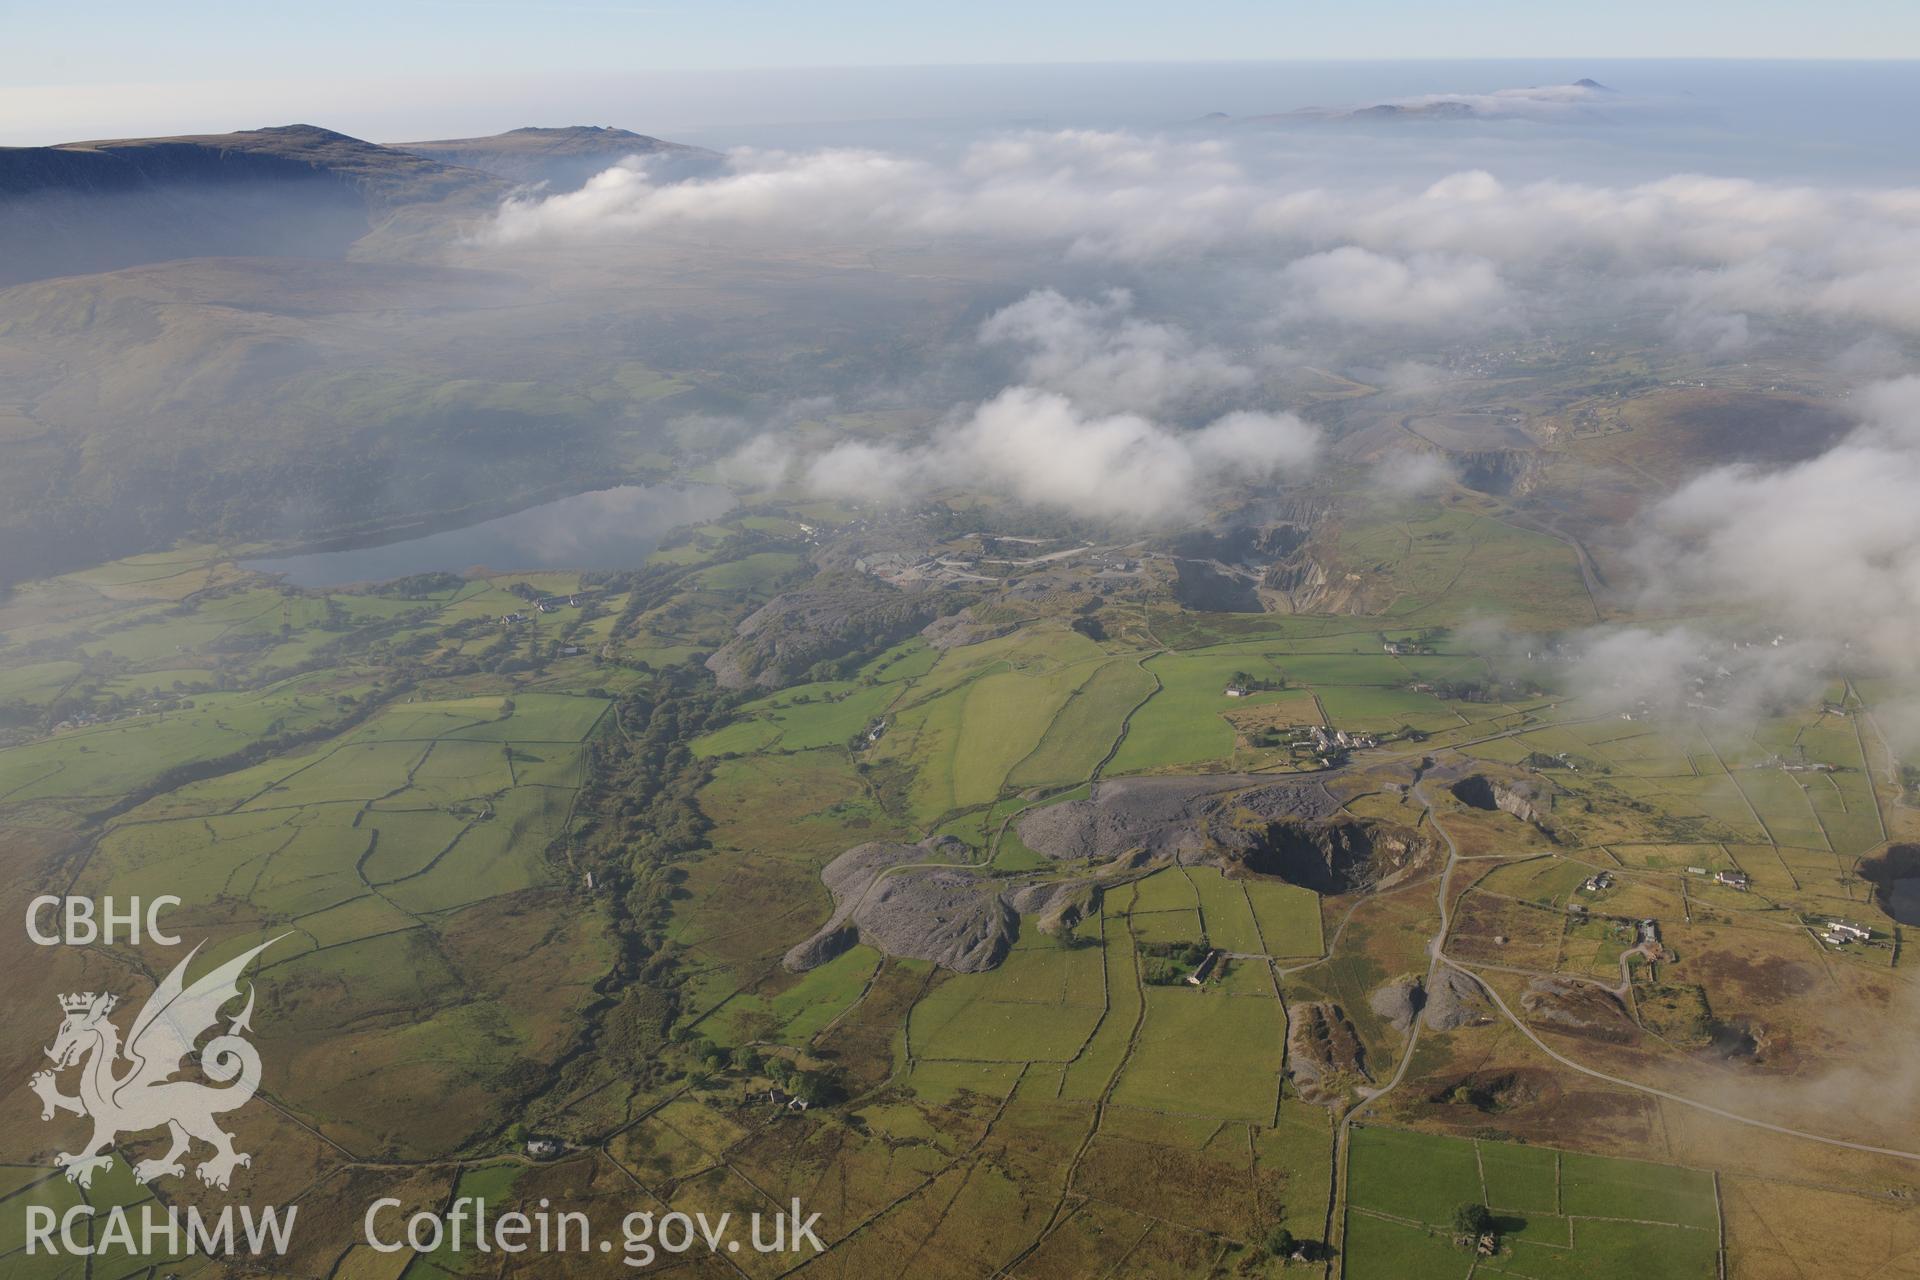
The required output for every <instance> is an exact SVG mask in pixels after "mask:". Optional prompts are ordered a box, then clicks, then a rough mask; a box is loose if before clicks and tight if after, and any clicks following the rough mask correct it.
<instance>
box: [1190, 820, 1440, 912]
mask: <svg viewBox="0 0 1920 1280" xmlns="http://www.w3.org/2000/svg"><path fill="white" fill-rule="evenodd" d="M1208 834H1209V835H1210V836H1211V838H1212V842H1213V845H1214V847H1215V848H1216V849H1217V850H1218V854H1217V860H1219V861H1221V862H1224V863H1225V864H1226V865H1227V867H1228V868H1229V869H1237V870H1241V871H1246V872H1251V873H1253V874H1255V875H1265V876H1276V877H1278V878H1280V879H1282V880H1285V881H1287V882H1289V883H1291V884H1297V885H1299V886H1301V887H1302V888H1306V889H1311V890H1313V891H1314V892H1315V893H1325V894H1337V893H1350V892H1352V891H1353V890H1355V889H1361V888H1366V887H1370V886H1374V885H1379V884H1383V883H1387V882H1390V881H1394V880H1398V879H1401V878H1402V877H1404V876H1405V875H1408V874H1411V873H1413V872H1415V871H1417V870H1418V869H1419V868H1420V867H1421V866H1423V865H1425V864H1426V863H1427V862H1428V861H1429V860H1430V859H1431V858H1432V857H1433V855H1434V854H1435V853H1436V852H1437V846H1435V844H1434V843H1433V841H1431V840H1429V839H1428V838H1427V837H1426V836H1423V835H1421V834H1420V833H1419V832H1417V831H1414V830H1413V829H1412V828H1410V827H1402V826H1397V825H1395V824H1393V823H1390V822H1380V821H1377V820H1374V819H1363V818H1341V819H1334V820H1327V821H1302V820H1300V819H1295V818H1279V819H1275V820H1270V821H1264V822H1252V823H1248V822H1231V823H1222V824H1216V826H1215V828H1214V829H1213V830H1211V831H1210V832H1209V833H1208Z"/></svg>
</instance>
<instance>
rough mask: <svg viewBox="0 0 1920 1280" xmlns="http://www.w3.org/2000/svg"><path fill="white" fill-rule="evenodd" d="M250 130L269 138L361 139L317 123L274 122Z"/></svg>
mask: <svg viewBox="0 0 1920 1280" xmlns="http://www.w3.org/2000/svg"><path fill="white" fill-rule="evenodd" d="M250 132H252V133H255V134H257V135H259V136H261V137H267V138H313V139H316V140H318V139H326V140H333V139H339V140H340V141H343V142H357V141H359V139H357V138H355V137H353V136H352V135H350V134H345V133H341V132H339V131H338V130H334V129H323V128H321V127H320V126H319V125H317V124H274V125H268V126H267V127H266V128H264V129H254V130H251V131H250Z"/></svg>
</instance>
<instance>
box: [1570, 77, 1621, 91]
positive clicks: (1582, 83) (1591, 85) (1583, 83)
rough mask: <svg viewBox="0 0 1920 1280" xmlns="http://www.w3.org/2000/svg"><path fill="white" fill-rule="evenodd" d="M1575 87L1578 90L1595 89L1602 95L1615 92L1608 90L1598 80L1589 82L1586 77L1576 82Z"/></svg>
mask: <svg viewBox="0 0 1920 1280" xmlns="http://www.w3.org/2000/svg"><path fill="white" fill-rule="evenodd" d="M1573 87H1574V88H1576V89H1593V90H1596V91H1598V92H1600V93H1612V92H1613V90H1611V89H1609V88H1607V86H1605V85H1603V84H1601V83H1600V82H1599V81H1598V80H1589V79H1587V78H1586V77H1585V76H1582V77H1581V78H1580V79H1578V80H1575V81H1574V82H1573Z"/></svg>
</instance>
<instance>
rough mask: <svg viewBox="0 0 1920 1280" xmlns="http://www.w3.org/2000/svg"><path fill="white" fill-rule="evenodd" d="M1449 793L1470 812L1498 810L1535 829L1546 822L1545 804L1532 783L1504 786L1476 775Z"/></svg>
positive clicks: (1466, 779) (1514, 783)
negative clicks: (1531, 825) (1528, 823)
mask: <svg viewBox="0 0 1920 1280" xmlns="http://www.w3.org/2000/svg"><path fill="white" fill-rule="evenodd" d="M1448 790H1449V791H1451V792H1452V793H1453V798H1454V799H1456V800H1458V801H1459V802H1460V803H1461V804H1464V805H1466V806H1467V807H1468V808H1471V809H1488V810H1498V811H1500V812H1501V813H1508V814H1512V815H1513V816H1514V817H1516V818H1518V819H1520V821H1522V822H1530V823H1533V824H1534V825H1535V826H1539V825H1541V824H1542V823H1543V822H1545V820H1546V815H1545V814H1544V813H1543V812H1542V805H1543V803H1544V802H1543V801H1542V799H1541V797H1540V795H1539V793H1538V791H1537V790H1536V789H1535V788H1534V787H1533V785H1532V784H1530V783H1526V782H1502V781H1500V780H1498V779H1496V778H1490V777H1488V776H1487V775H1485V774H1481V773H1476V774H1472V775H1470V776H1468V777H1465V778H1462V779H1460V781H1458V782H1456V783H1454V784H1453V785H1452V786H1451V787H1449V788H1448Z"/></svg>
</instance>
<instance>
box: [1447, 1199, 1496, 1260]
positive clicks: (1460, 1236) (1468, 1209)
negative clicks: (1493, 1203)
mask: <svg viewBox="0 0 1920 1280" xmlns="http://www.w3.org/2000/svg"><path fill="white" fill-rule="evenodd" d="M1453 1234H1454V1239H1455V1241H1456V1242H1457V1243H1459V1244H1462V1245H1464V1246H1466V1247H1467V1248H1469V1249H1472V1248H1477V1247H1479V1244H1480V1241H1481V1239H1482V1238H1484V1237H1486V1236H1490V1235H1492V1234H1493V1213H1492V1211H1491V1210H1489V1209H1488V1208H1487V1206H1485V1205H1484V1204H1475V1203H1471V1202H1470V1203H1467V1204H1463V1205H1461V1206H1460V1207H1459V1208H1457V1209H1455V1210H1454V1211H1453Z"/></svg>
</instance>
